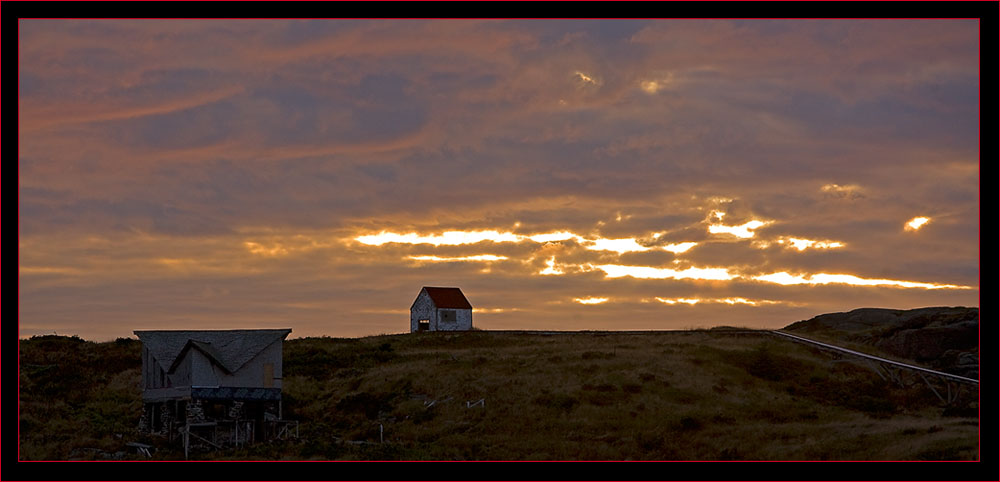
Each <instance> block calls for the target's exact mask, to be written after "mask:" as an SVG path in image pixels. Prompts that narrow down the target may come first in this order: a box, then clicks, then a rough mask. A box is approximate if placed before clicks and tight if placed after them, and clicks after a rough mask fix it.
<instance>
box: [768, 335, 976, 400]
mask: <svg viewBox="0 0 1000 482" xmlns="http://www.w3.org/2000/svg"><path fill="white" fill-rule="evenodd" d="M770 332H771V333H773V334H775V335H779V336H783V337H785V338H791V339H792V340H795V341H798V342H800V343H806V344H808V345H813V346H817V347H820V348H824V349H827V350H833V351H835V352H838V353H842V354H845V355H851V356H855V357H859V358H863V359H866V360H870V361H874V362H877V363H884V364H886V365H890V366H893V367H895V368H902V369H904V370H912V371H915V372H917V373H919V374H922V375H923V374H926V375H933V376H936V377H940V378H943V379H945V380H948V381H952V382H958V383H967V384H974V385H977V386H978V385H979V380H976V379H973V378H966V377H963V376H959V375H954V374H951V373H945V372H939V371H937V370H931V369H929V368H924V367H918V366H916V365H910V364H907V363H901V362H898V361H893V360H888V359H885V358H882V357H877V356H874V355H868V354H866V353H861V352H859V351H854V350H849V349H847V348H843V347H839V346H834V345H830V344H827V343H822V342H818V341H816V340H810V339H808V338H803V337H801V336H798V335H792V334H789V333H785V332H783V331H778V330H771V331H770Z"/></svg>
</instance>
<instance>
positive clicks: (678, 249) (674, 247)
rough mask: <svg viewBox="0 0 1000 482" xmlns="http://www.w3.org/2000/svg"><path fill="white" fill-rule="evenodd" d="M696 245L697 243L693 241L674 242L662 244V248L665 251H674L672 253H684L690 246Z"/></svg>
mask: <svg viewBox="0 0 1000 482" xmlns="http://www.w3.org/2000/svg"><path fill="white" fill-rule="evenodd" d="M697 245H698V243H694V242H687V243H676V244H668V245H666V246H664V247H663V249H664V250H666V251H670V252H671V253H674V254H681V253H686V252H687V251H688V250H690V249H691V248H693V247H695V246H697Z"/></svg>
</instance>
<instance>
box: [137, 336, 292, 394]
mask: <svg viewBox="0 0 1000 482" xmlns="http://www.w3.org/2000/svg"><path fill="white" fill-rule="evenodd" d="M211 335H215V334H214V333H213V334H211ZM191 336H195V337H199V338H208V337H209V335H204V334H202V333H200V332H193V334H192V335H191ZM236 336H239V335H238V334H237V335H236ZM271 336H275V338H274V341H272V342H271V343H270V344H268V345H258V346H257V347H255V348H254V352H256V354H255V355H253V356H252V358H249V359H247V358H246V357H245V356H244V357H243V358H242V359H239V361H238V362H237V363H239V362H242V361H243V360H246V361H245V363H243V365H242V366H239V367H235V366H230V367H224V366H222V364H223V363H229V364H232V363H233V362H232V359H233V358H232V353H236V352H233V351H232V350H229V354H228V355H227V356H228V358H226V359H223V360H219V359H215V358H213V357H215V356H222V355H221V352H219V351H216V352H213V347H211V346H210V344H206V343H203V344H202V347H207V348H208V351H207V352H206V351H203V349H200V348H199V347H194V346H192V345H190V344H189V345H187V346H186V347H185V348H184V349H183V350H181V351H180V353H177V356H180V359H175V360H157V359H156V357H155V356H154V355H153V350H150V349H149V347H147V346H146V344H145V343H144V344H143V347H142V386H143V389H144V391H143V399H144V400H147V401H155V400H167V399H178V398H190V396H191V388H192V387H242V388H268V389H277V390H278V391H279V392H280V390H281V386H282V383H281V378H282V345H283V341H284V336H283V335H282V334H281V333H280V331H279V332H278V334H277V335H271ZM177 346H179V344H178V345H177ZM260 346H264V348H262V349H261V348H259V347H260ZM258 350H259V351H258ZM161 353H176V349H175V350H174V351H170V350H168V351H165V352H164V351H161ZM243 353H245V354H246V356H250V353H246V352H245V351H244V352H243ZM251 353H252V352H251ZM164 366H168V367H171V368H172V370H171V371H169V372H167V371H165V370H164V369H163V367H164ZM230 370H234V371H232V372H230ZM265 377H266V379H265Z"/></svg>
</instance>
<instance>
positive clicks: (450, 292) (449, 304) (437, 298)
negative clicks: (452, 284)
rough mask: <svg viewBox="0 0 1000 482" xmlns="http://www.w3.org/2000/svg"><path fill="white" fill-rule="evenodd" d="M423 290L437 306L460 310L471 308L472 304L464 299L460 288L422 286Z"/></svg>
mask: <svg viewBox="0 0 1000 482" xmlns="http://www.w3.org/2000/svg"><path fill="white" fill-rule="evenodd" d="M424 291H426V292H427V294H428V295H430V297H431V301H433V302H434V305H436V306H437V307H438V308H457V309H461V310H471V309H472V305H471V304H469V300H467V299H465V295H463V294H462V290H460V289H458V288H435V287H432V286H424Z"/></svg>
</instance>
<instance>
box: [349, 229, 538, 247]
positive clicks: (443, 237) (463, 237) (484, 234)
mask: <svg viewBox="0 0 1000 482" xmlns="http://www.w3.org/2000/svg"><path fill="white" fill-rule="evenodd" d="M354 239H355V240H356V241H358V242H361V243H363V244H367V245H371V246H381V245H383V244H386V243H402V244H433V245H434V246H441V245H449V246H456V245H460V244H475V243H479V242H482V241H492V242H494V243H503V242H515V243H516V242H518V241H520V240H521V239H522V237H521V236H518V235H516V234H514V233H511V232H503V233H501V232H499V231H495V230H488V231H445V232H444V233H442V234H439V235H430V236H422V235H420V234H417V233H407V234H397V233H391V232H387V231H382V232H380V233H378V234H369V235H365V236H358V237H356V238H354Z"/></svg>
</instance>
